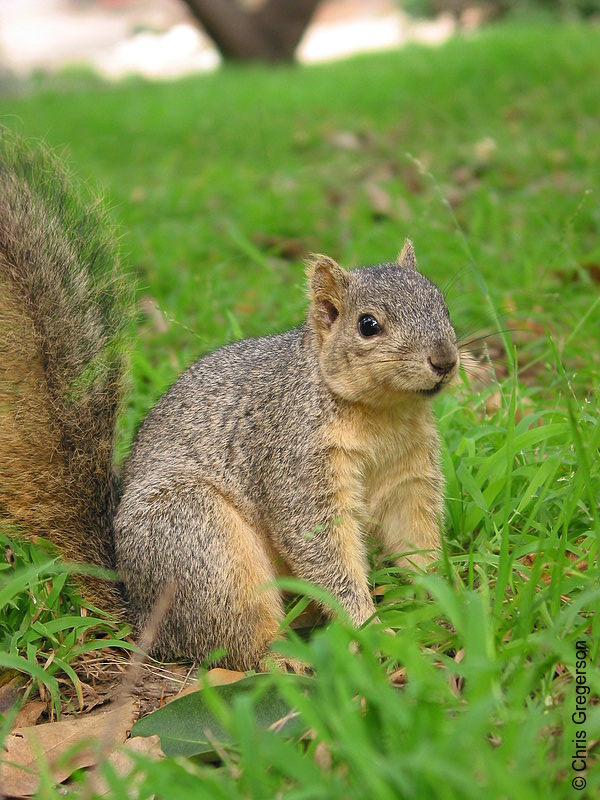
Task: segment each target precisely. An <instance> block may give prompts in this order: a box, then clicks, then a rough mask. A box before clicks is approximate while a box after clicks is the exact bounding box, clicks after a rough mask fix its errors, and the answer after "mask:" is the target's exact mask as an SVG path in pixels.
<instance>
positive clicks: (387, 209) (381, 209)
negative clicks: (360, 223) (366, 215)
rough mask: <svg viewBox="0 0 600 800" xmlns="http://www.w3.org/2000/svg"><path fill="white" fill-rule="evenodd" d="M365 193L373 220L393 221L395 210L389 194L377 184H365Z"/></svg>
mask: <svg viewBox="0 0 600 800" xmlns="http://www.w3.org/2000/svg"><path fill="white" fill-rule="evenodd" d="M365 192H366V195H367V198H368V200H369V206H370V207H371V214H372V215H373V217H374V218H375V219H395V218H396V216H397V215H396V210H395V208H394V204H393V202H392V198H391V196H390V193H389V192H387V191H386V190H385V189H384V188H383V187H382V186H380V185H379V184H377V183H367V184H366V185H365Z"/></svg>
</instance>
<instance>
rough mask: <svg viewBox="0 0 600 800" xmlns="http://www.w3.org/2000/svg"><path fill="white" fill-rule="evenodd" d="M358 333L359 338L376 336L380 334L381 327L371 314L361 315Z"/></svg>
mask: <svg viewBox="0 0 600 800" xmlns="http://www.w3.org/2000/svg"><path fill="white" fill-rule="evenodd" d="M358 332H359V333H360V335H361V336H377V334H378V333H381V325H380V324H379V323H378V322H377V320H376V319H375V317H374V316H373V315H372V314H363V315H362V317H361V318H360V319H359V320H358Z"/></svg>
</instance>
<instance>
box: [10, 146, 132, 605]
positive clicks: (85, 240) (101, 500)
mask: <svg viewBox="0 0 600 800" xmlns="http://www.w3.org/2000/svg"><path fill="white" fill-rule="evenodd" d="M117 267H118V256H117V250H116V245H115V241H114V236H113V231H112V229H111V227H110V225H107V221H106V219H105V218H104V216H103V213H102V210H101V208H100V206H99V204H98V202H93V203H89V204H86V203H85V202H83V201H82V199H81V192H80V191H78V190H76V189H74V188H73V185H72V182H71V180H70V178H69V176H68V175H67V173H66V171H65V168H64V167H63V166H62V165H61V163H60V162H59V161H57V159H56V158H55V157H54V156H53V155H52V154H50V153H49V152H47V151H46V150H45V149H44V148H42V147H39V146H36V147H33V148H31V147H29V146H27V145H26V144H24V143H23V142H21V141H18V140H16V139H15V138H14V137H12V136H11V135H9V134H7V133H6V132H4V131H2V130H0V519H1V518H4V519H5V520H10V521H12V522H16V523H17V524H18V527H19V529H20V531H22V532H23V533H25V534H26V535H36V534H37V535H42V536H44V537H46V538H48V539H50V540H51V541H52V542H54V543H55V544H56V545H58V547H59V548H60V550H61V552H62V553H63V555H64V557H65V558H66V559H68V560H72V561H80V562H85V563H89V564H97V565H101V566H106V567H114V546H113V538H112V517H113V513H114V510H115V506H116V503H117V495H118V485H117V481H116V478H115V475H114V472H113V467H112V458H113V438H114V427H115V421H116V415H117V411H118V408H119V403H120V399H121V395H122V385H123V380H122V373H123V363H122V362H123V356H122V348H121V343H120V340H121V338H122V334H123V331H124V327H125V325H126V324H127V322H128V315H127V313H125V309H127V306H128V303H127V302H124V293H123V288H122V284H121V283H120V282H119V278H118V275H117ZM85 589H86V594H87V596H88V598H89V599H90V600H92V601H93V602H95V603H96V604H98V605H101V606H102V607H104V608H107V609H108V610H112V611H118V612H120V611H121V610H122V609H121V600H120V594H119V592H118V590H117V588H116V587H115V586H114V585H113V584H111V583H108V582H105V581H101V580H96V579H89V580H86V582H85Z"/></svg>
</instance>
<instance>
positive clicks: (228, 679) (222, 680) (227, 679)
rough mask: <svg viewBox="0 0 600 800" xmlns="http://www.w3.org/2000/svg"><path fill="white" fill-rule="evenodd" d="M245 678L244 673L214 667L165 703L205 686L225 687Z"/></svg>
mask: <svg viewBox="0 0 600 800" xmlns="http://www.w3.org/2000/svg"><path fill="white" fill-rule="evenodd" d="M245 677H246V673H245V672H239V671H238V670H235V669H222V668H221V667H214V668H213V669H209V670H208V672H207V673H206V674H205V675H203V676H202V678H201V679H200V680H199V681H196V680H194V682H193V683H192V684H191V686H187V687H186V688H185V689H182V690H181V691H180V692H178V693H177V694H176V695H174V696H172V697H169V698H168V700H167V703H170V702H171V701H172V700H178V699H179V698H180V697H184V696H185V695H186V694H192V692H197V691H199V690H200V689H203V688H204V687H205V686H226V685H227V684H229V683H237V682H238V681H241V680H242V678H245Z"/></svg>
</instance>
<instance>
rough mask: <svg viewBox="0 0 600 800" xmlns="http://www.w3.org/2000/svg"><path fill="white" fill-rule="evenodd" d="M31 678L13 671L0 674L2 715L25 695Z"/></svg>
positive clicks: (3, 671) (0, 710)
mask: <svg viewBox="0 0 600 800" xmlns="http://www.w3.org/2000/svg"><path fill="white" fill-rule="evenodd" d="M28 682H29V678H28V677H27V676H26V675H23V674H22V673H20V672H16V671H15V670H13V669H6V670H2V672H1V673H0V713H2V714H4V713H5V712H6V711H8V709H9V708H10V707H11V706H13V705H14V704H15V703H16V702H17V700H18V699H19V698H20V697H21V696H22V695H23V692H24V691H25V686H26V685H27V683H28Z"/></svg>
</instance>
